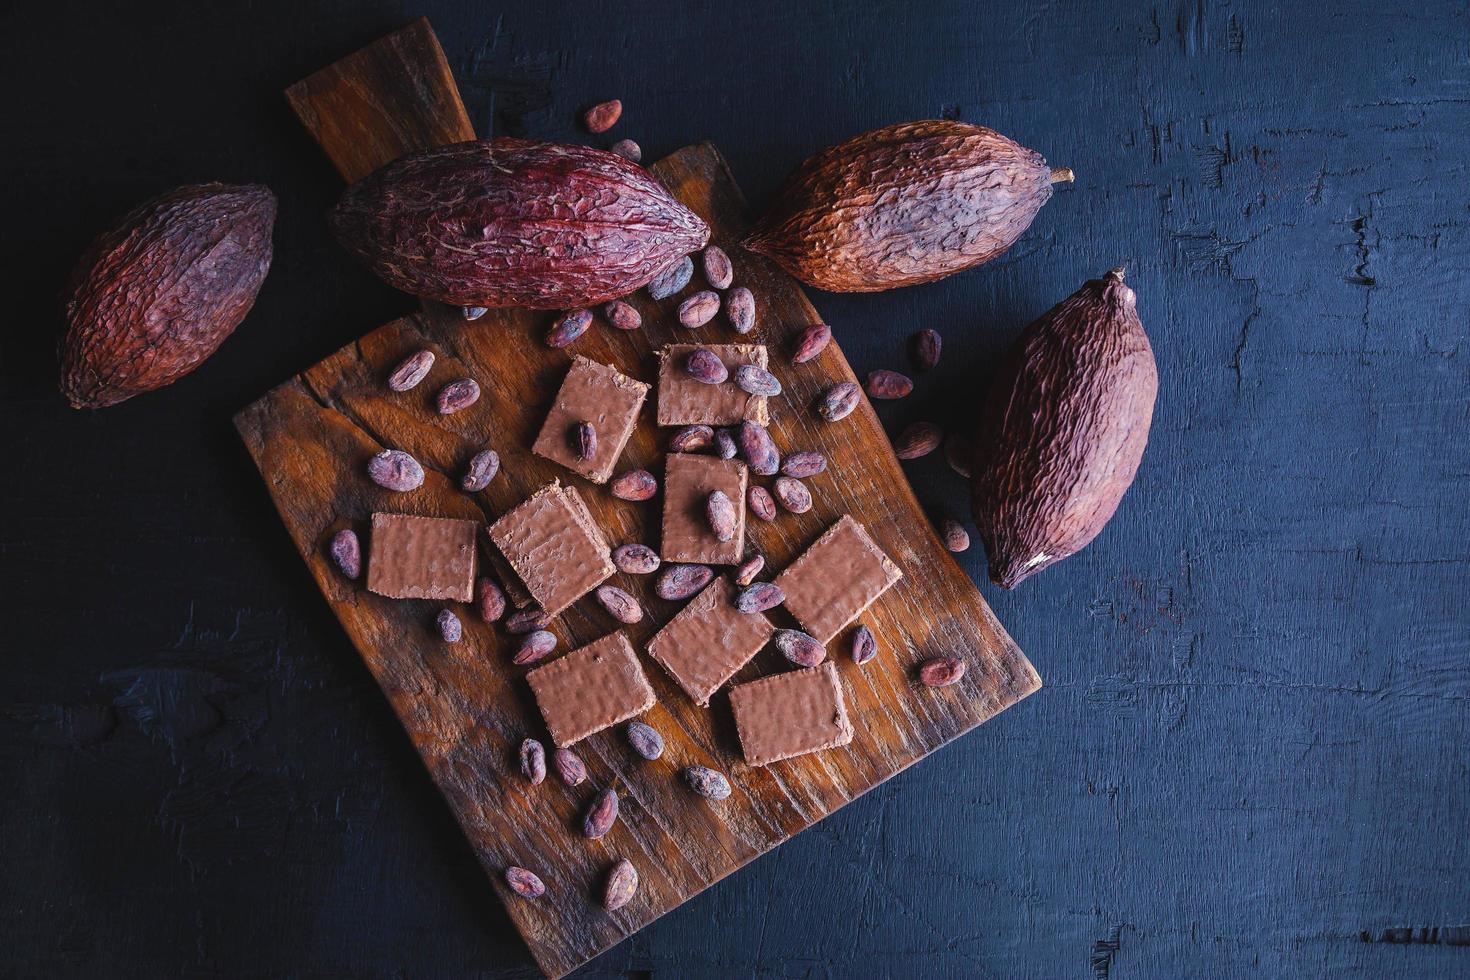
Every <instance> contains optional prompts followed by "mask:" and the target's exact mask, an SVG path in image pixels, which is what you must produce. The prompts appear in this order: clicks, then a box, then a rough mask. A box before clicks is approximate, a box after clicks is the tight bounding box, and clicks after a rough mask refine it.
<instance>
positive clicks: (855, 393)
mask: <svg viewBox="0 0 1470 980" xmlns="http://www.w3.org/2000/svg"><path fill="white" fill-rule="evenodd" d="M860 397H861V396H860V393H859V390H858V386H857V384H856V383H855V382H852V381H844V382H842V383H841V384H835V385H833V386H832V387H830V388H828V389H827V391H826V393H825V394H823V395H822V397H821V399H820V400H819V401H818V402H817V414H819V415H821V416H822V418H824V419H826V420H827V421H828V422H837V421H840V420H842V419H845V418H847V417H848V416H849V415H851V414H852V411H853V409H855V408H857V407H858V400H859V398H860Z"/></svg>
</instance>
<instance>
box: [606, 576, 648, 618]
mask: <svg viewBox="0 0 1470 980" xmlns="http://www.w3.org/2000/svg"><path fill="white" fill-rule="evenodd" d="M597 601H598V602H599V603H601V604H602V608H604V609H606V610H607V613H608V615H609V616H611V617H612V618H613V619H616V620H617V621H618V622H620V623H627V624H628V625H629V626H631V625H633V624H634V623H637V622H641V621H642V620H643V607H642V606H640V605H639V604H638V600H637V599H635V598H633V597H632V596H631V595H629V594H628V593H627V592H624V591H623V590H622V589H620V588H618V587H617V586H616V585H599V586H598V587H597Z"/></svg>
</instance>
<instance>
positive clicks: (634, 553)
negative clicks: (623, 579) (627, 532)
mask: <svg viewBox="0 0 1470 980" xmlns="http://www.w3.org/2000/svg"><path fill="white" fill-rule="evenodd" d="M612 560H613V564H614V565H616V566H617V569H618V571H620V572H625V573H627V574H629V575H647V574H649V573H650V572H656V571H658V566H659V564H660V559H659V557H658V552H656V551H654V550H653V549H652V548H650V547H649V546H648V545H646V544H622V545H618V546H617V547H616V548H614V549H613V553H612Z"/></svg>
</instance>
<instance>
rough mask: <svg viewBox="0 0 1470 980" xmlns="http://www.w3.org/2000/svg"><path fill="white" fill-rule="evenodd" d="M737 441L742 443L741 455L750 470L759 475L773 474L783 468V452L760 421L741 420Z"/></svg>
mask: <svg viewBox="0 0 1470 980" xmlns="http://www.w3.org/2000/svg"><path fill="white" fill-rule="evenodd" d="M735 441H736V442H737V443H739V445H740V455H741V457H742V458H744V460H745V465H746V466H749V467H750V472H752V473H754V474H756V475H757V476H773V475H775V473H776V472H777V471H778V470H780V469H781V454H780V453H779V452H778V451H777V450H776V443H775V442H774V441H773V440H772V439H771V433H770V432H769V431H768V430H767V429H766V427H765V426H763V425H761V424H760V423H759V422H751V421H749V420H746V421H744V422H741V423H740V429H739V432H738V434H737V436H736V440H735Z"/></svg>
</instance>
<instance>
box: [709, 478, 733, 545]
mask: <svg viewBox="0 0 1470 980" xmlns="http://www.w3.org/2000/svg"><path fill="white" fill-rule="evenodd" d="M704 516H705V519H706V520H708V521H709V527H710V530H711V531H713V532H715V538H716V539H717V540H719V541H732V540H734V538H735V525H736V516H735V502H734V501H732V500H731V499H730V496H729V494H727V493H725V491H723V490H712V491H710V495H709V497H708V498H706V500H705V502H704Z"/></svg>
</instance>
